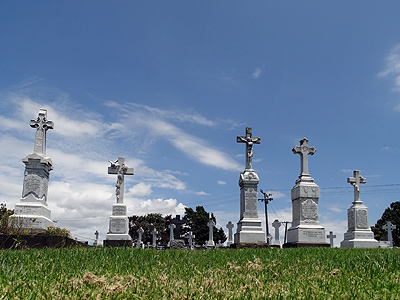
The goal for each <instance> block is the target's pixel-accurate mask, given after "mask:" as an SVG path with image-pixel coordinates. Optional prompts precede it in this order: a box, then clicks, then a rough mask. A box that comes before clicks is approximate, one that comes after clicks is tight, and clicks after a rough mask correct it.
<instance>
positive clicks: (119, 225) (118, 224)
mask: <svg viewBox="0 0 400 300" xmlns="http://www.w3.org/2000/svg"><path fill="white" fill-rule="evenodd" d="M125 223H126V222H125V220H120V219H111V221H110V231H111V232H112V233H125Z"/></svg>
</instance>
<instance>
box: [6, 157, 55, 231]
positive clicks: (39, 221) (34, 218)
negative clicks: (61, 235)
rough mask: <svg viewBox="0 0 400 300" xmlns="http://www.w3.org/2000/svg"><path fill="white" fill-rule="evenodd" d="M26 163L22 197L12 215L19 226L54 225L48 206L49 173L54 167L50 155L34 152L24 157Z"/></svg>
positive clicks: (44, 227)
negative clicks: (45, 155)
mask: <svg viewBox="0 0 400 300" xmlns="http://www.w3.org/2000/svg"><path fill="white" fill-rule="evenodd" d="M22 161H23V163H24V164H25V175H24V185H23V190H22V198H21V200H20V202H19V203H17V204H16V205H15V209H14V215H12V216H10V220H11V222H12V226H15V227H17V228H32V229H39V230H40V229H43V230H45V229H47V227H48V226H54V222H53V221H52V220H51V212H50V209H48V208H47V190H48V185H49V173H50V171H51V170H52V169H53V164H52V161H51V159H50V158H49V157H44V156H43V155H40V154H36V153H32V154H29V155H27V156H26V157H24V158H23V159H22Z"/></svg>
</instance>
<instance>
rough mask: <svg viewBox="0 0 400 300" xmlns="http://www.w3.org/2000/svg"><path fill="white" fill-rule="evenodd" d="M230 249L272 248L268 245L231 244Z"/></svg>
mask: <svg viewBox="0 0 400 300" xmlns="http://www.w3.org/2000/svg"><path fill="white" fill-rule="evenodd" d="M230 248H233V249H245V248H251V249H255V248H270V246H269V245H268V244H267V243H237V244H231V245H230Z"/></svg>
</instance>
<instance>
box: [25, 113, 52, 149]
mask: <svg viewBox="0 0 400 300" xmlns="http://www.w3.org/2000/svg"><path fill="white" fill-rule="evenodd" d="M30 125H31V127H32V128H36V137H35V146H34V148H33V153H36V154H40V155H43V156H45V155H46V131H47V130H49V129H53V128H54V123H53V122H52V121H49V120H47V110H45V109H42V108H41V109H40V110H39V116H38V117H37V118H36V119H34V120H31V124H30Z"/></svg>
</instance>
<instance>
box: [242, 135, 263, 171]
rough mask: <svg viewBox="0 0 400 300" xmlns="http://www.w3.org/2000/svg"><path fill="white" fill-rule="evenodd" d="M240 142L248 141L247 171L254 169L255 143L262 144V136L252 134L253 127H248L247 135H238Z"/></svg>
mask: <svg viewBox="0 0 400 300" xmlns="http://www.w3.org/2000/svg"><path fill="white" fill-rule="evenodd" d="M236 141H237V142H238V143H246V171H253V166H252V158H253V144H260V143H261V138H260V137H253V136H252V128H251V127H246V136H237V138H236Z"/></svg>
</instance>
